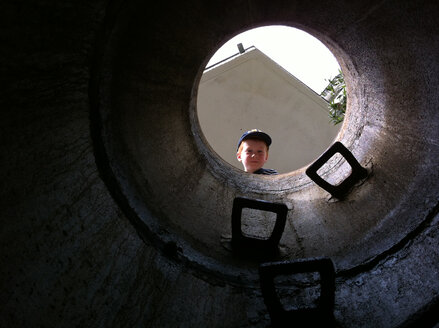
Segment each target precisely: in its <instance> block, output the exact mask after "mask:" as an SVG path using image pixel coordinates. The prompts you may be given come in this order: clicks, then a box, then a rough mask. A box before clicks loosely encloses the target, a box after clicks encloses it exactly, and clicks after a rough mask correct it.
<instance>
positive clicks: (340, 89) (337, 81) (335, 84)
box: [320, 70, 347, 125]
mask: <svg viewBox="0 0 439 328" xmlns="http://www.w3.org/2000/svg"><path fill="white" fill-rule="evenodd" d="M328 82H329V84H328V86H327V87H326V88H325V90H323V92H322V93H321V94H320V95H321V96H322V97H323V98H325V99H326V100H327V101H328V103H329V106H328V107H329V117H330V119H331V122H332V123H334V125H336V124H338V123H340V122H343V119H344V115H345V112H346V99H347V96H346V83H345V81H344V77H343V73H342V72H341V70H339V73H338V74H337V76H335V77H334V78H332V79H329V80H328Z"/></svg>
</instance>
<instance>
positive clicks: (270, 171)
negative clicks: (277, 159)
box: [253, 168, 279, 175]
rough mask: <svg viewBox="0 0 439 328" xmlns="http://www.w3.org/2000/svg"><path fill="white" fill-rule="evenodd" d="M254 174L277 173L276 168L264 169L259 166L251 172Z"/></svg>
mask: <svg viewBox="0 0 439 328" xmlns="http://www.w3.org/2000/svg"><path fill="white" fill-rule="evenodd" d="M253 173H254V174H265V175H275V174H279V173H277V171H276V170H273V169H264V168H260V169H259V170H257V171H255V172H253Z"/></svg>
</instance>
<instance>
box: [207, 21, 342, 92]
mask: <svg viewBox="0 0 439 328" xmlns="http://www.w3.org/2000/svg"><path fill="white" fill-rule="evenodd" d="M239 43H242V45H243V47H244V49H246V48H248V47H251V46H255V47H256V48H258V49H259V50H260V51H262V52H263V53H264V54H266V55H267V56H269V57H270V58H271V59H273V60H274V61H275V62H277V63H278V64H279V65H280V66H282V67H283V68H284V69H285V70H287V71H288V72H290V73H291V74H293V75H294V76H295V77H296V78H298V79H299V80H301V81H302V82H303V83H305V84H306V85H308V87H310V88H311V89H312V90H314V91H315V92H316V93H318V94H320V93H321V92H322V91H323V90H324V89H325V87H326V86H327V85H328V80H329V79H331V78H333V77H335V76H336V75H337V74H338V71H339V69H340V66H339V64H338V62H337V60H336V59H335V57H334V55H333V54H332V53H331V51H329V49H328V48H326V46H325V45H323V43H321V42H320V41H319V40H318V39H316V38H315V37H313V36H311V35H310V34H308V33H306V32H304V31H301V30H299V29H295V28H292V27H287V26H266V27H259V28H256V29H252V30H249V31H246V32H244V33H241V34H239V35H237V36H235V37H234V38H232V39H230V40H229V41H228V42H226V43H225V44H224V45H223V46H222V47H221V48H220V49H218V51H217V52H216V53H215V54H214V55H213V56H212V58H211V59H210V60H209V63H208V64H207V67H208V66H210V65H212V64H215V63H217V62H219V61H221V60H223V59H225V58H227V57H230V56H232V55H234V54H236V53H238V52H239V50H238V47H237V45H238V44H239Z"/></svg>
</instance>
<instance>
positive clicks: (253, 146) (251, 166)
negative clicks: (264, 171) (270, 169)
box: [236, 129, 271, 173]
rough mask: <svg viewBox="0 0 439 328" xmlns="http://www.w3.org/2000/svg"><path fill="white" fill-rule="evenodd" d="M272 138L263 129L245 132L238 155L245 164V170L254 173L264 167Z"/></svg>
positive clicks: (239, 142) (239, 144) (238, 148)
mask: <svg viewBox="0 0 439 328" xmlns="http://www.w3.org/2000/svg"><path fill="white" fill-rule="evenodd" d="M270 145H271V138H270V136H269V135H268V134H266V133H264V132H262V131H261V130H258V129H254V130H250V131H247V132H245V133H244V134H243V135H242V136H241V138H240V139H239V141H238V147H237V153H236V157H237V159H238V161H240V162H241V163H242V165H243V166H244V171H246V172H249V173H253V172H255V171H257V170H259V169H260V168H262V167H263V166H264V164H265V162H266V161H267V160H268V149H269V147H270Z"/></svg>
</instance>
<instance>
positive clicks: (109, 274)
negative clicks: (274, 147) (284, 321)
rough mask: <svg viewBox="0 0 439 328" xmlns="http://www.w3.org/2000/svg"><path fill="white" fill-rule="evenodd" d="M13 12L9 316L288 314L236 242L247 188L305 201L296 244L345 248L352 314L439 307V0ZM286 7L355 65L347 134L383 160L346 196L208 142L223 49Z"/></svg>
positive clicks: (164, 320)
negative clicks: (247, 163) (238, 206)
mask: <svg viewBox="0 0 439 328" xmlns="http://www.w3.org/2000/svg"><path fill="white" fill-rule="evenodd" d="M0 9H1V11H0V12H1V14H0V15H1V17H0V18H1V19H0V22H1V23H0V24H1V25H0V37H1V40H3V42H2V47H1V50H0V63H1V64H0V65H1V66H0V72H1V74H0V79H1V81H2V83H1V85H2V88H1V91H0V92H1V98H0V99H1V100H0V101H1V110H2V119H1V120H0V136H1V137H0V144H1V154H2V158H1V170H0V178H1V181H2V183H1V185H0V188H1V189H0V208H1V212H0V213H1V222H2V224H1V229H0V245H1V249H0V268H1V269H0V277H1V283H0V302H1V304H2V306H1V307H0V319H1V320H0V326H1V327H29V326H37V327H38V326H41V327H52V326H53V327H71V326H81V327H113V326H114V327H118V326H121V327H133V326H136V327H142V326H145V327H176V326H178V327H266V326H268V325H269V324H270V318H269V316H268V312H267V310H266V307H265V305H264V302H263V299H262V297H261V294H260V290H259V282H258V275H257V263H254V262H252V261H249V260H245V259H241V258H236V257H234V256H233V255H232V254H231V252H230V249H229V248H228V247H227V238H228V237H229V236H230V215H231V204H232V201H233V198H234V197H236V196H247V197H255V198H259V199H266V200H274V201H281V202H284V203H286V204H287V205H288V206H289V208H290V211H289V216H288V223H287V227H286V229H285V232H284V236H283V239H282V240H281V256H280V259H296V258H306V257H310V256H329V257H331V258H332V259H333V261H334V263H335V265H336V268H337V272H336V274H337V278H336V293H335V310H334V316H335V319H336V322H337V325H338V326H340V327H410V326H413V327H431V326H434V325H435V324H436V323H437V322H438V321H439V320H438V316H437V313H438V308H439V302H438V291H439V280H438V279H437V273H438V272H437V268H438V260H439V254H438V249H439V248H438V246H439V245H438V244H439V236H438V228H437V227H438V222H437V221H438V209H439V203H438V200H439V199H438V198H439V197H438V190H439V179H438V175H439V172H438V170H437V158H438V155H439V149H438V145H439V111H438V104H439V94H438V92H437V89H438V86H439V83H438V82H439V81H438V79H439V67H438V63H437V53H438V51H439V39H438V37H437V23H436V20H437V15H438V14H439V5H438V4H437V2H435V1H408V0H407V1H356V2H348V1H339V2H335V3H334V2H329V1H312V2H311V1H307V2H303V1H288V2H285V1H277V0H276V1H270V2H267V1H245V2H244V1H231V2H228V3H227V5H226V6H225V4H224V2H220V1H201V0H200V1H197V0H193V1H185V2H180V3H171V2H167V1H161V2H159V3H155V4H147V3H146V2H145V1H140V0H128V1H124V2H122V1H111V2H108V3H107V2H105V1H87V2H81V1H79V2H78V1H62V2H59V3H52V2H51V3H49V2H46V1H38V0H37V1H34V2H33V3H32V4H29V3H22V2H19V1H6V2H3V3H2V4H1V5H0ZM269 24H286V25H290V26H293V27H299V28H301V29H303V30H305V31H307V32H309V33H311V34H313V35H314V36H315V37H317V38H319V39H320V40H321V41H322V42H324V43H325V44H326V45H327V46H328V47H329V48H330V49H331V50H332V51H333V53H334V54H335V55H336V57H337V59H338V60H339V62H340V64H341V66H342V69H343V71H344V74H345V77H346V80H347V83H348V95H349V104H348V106H349V113H348V115H347V118H346V120H345V122H344V125H343V128H342V131H341V133H340V135H339V136H338V140H339V141H341V142H343V144H345V145H346V146H347V147H348V148H349V149H350V150H351V151H352V152H353V153H354V155H355V156H356V158H357V159H358V160H359V161H360V163H361V164H362V165H363V166H365V167H367V168H368V169H369V171H370V172H371V174H370V177H369V178H368V179H367V180H366V181H365V182H364V183H363V184H361V185H359V186H356V188H355V189H354V190H353V191H352V192H351V193H350V194H349V195H348V197H347V198H346V199H344V200H334V199H330V198H329V197H328V194H327V193H326V192H325V191H323V190H321V189H319V188H318V187H317V186H316V185H315V184H313V183H312V182H311V181H310V180H309V179H308V178H307V177H306V175H305V174H304V172H303V171H296V172H292V173H289V174H284V175H280V176H277V177H255V176H248V175H245V174H243V173H242V172H240V171H239V170H237V169H234V168H232V167H231V166H230V165H228V164H227V163H224V162H222V161H221V160H220V159H219V158H218V157H216V156H215V154H214V153H213V152H212V151H211V150H210V148H209V146H208V145H206V144H205V142H204V139H203V136H202V134H201V131H200V128H199V126H198V125H197V120H196V108H195V106H194V105H195V104H196V87H197V81H199V79H200V76H201V72H202V69H203V67H204V65H205V64H206V63H207V60H208V59H209V58H210V56H211V55H212V54H213V53H214V52H215V50H216V49H217V48H218V47H220V46H221V44H222V43H223V42H225V41H227V39H229V38H230V37H232V36H233V35H235V34H237V33H239V32H241V31H243V30H247V29H250V28H253V27H257V26H263V25H269ZM345 170H346V167H345V165H343V164H341V163H339V162H336V161H333V162H332V163H331V166H330V167H329V168H327V169H326V172H325V173H324V175H325V177H326V178H328V179H329V180H331V179H335V178H336V177H337V176H340V175H341V174H343V172H344V171H345Z"/></svg>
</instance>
